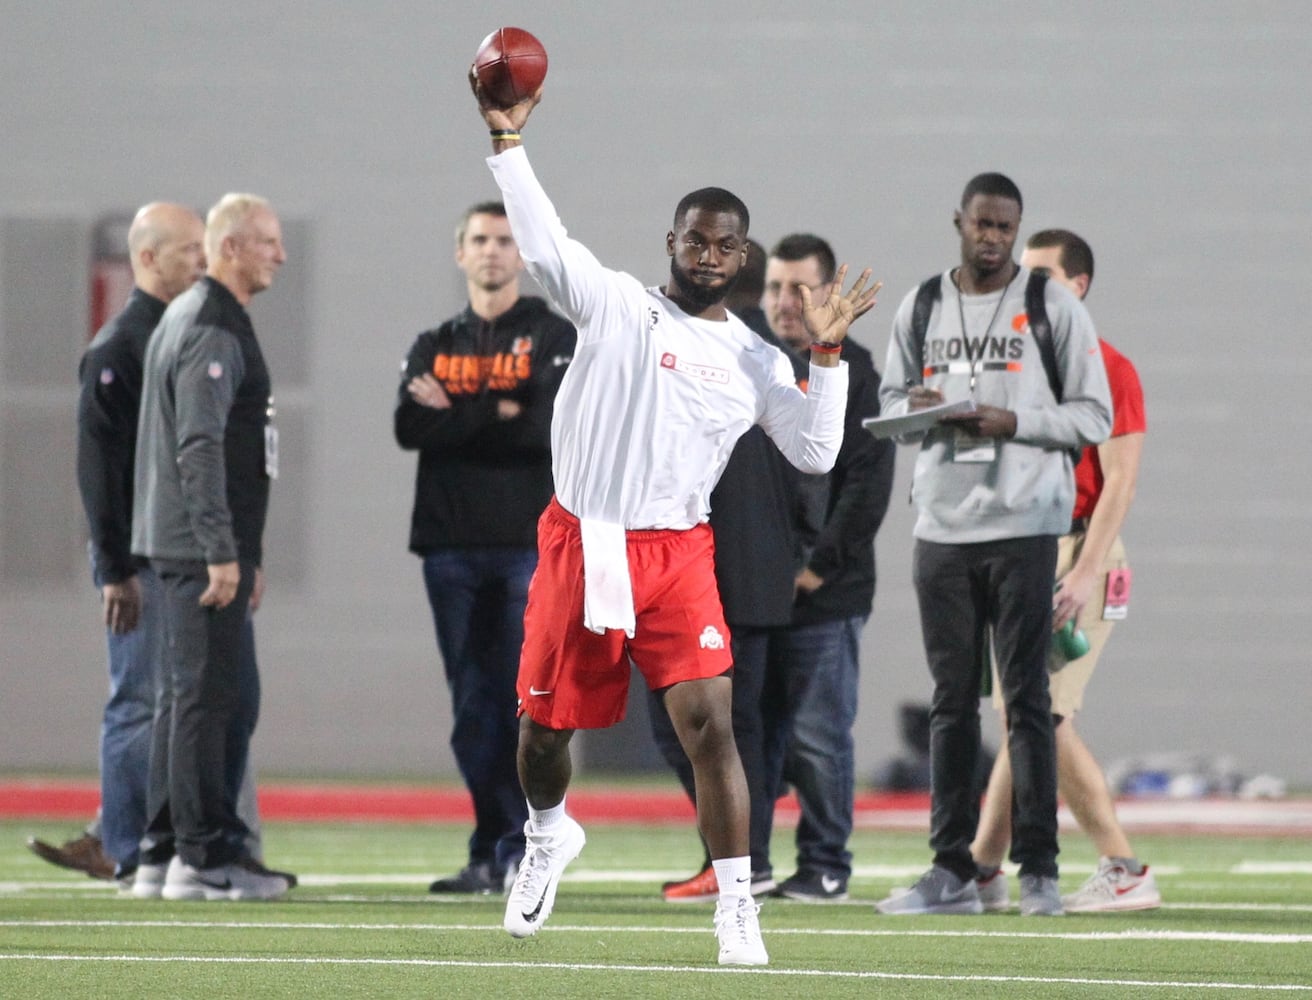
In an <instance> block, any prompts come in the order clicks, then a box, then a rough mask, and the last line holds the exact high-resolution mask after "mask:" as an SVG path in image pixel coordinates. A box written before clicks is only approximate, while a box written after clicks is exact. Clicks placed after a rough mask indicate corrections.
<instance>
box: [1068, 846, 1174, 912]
mask: <svg viewBox="0 0 1312 1000" xmlns="http://www.w3.org/2000/svg"><path fill="white" fill-rule="evenodd" d="M1061 901H1062V905H1063V906H1065V908H1066V912H1067V913H1115V912H1117V911H1122V910H1154V909H1156V908H1157V907H1159V906H1161V905H1162V894H1161V893H1160V892H1158V891H1157V879H1156V878H1154V877H1153V873H1152V872H1150V871H1149V870H1148V866H1147V865H1144V867H1143V873H1142V874H1140V875H1131V874H1130V871H1129V869H1128V868H1126V867H1125V865H1124V863H1123V862H1121V861H1119V860H1115V859H1113V858H1103V859H1102V860H1101V861H1099V862H1098V870H1097V871H1096V872H1094V873H1093V875H1091V876H1090V877H1089V880H1088V881H1087V882H1085V883H1084V885H1082V886H1080V887H1079V888H1078V889H1076V890H1075V891H1074V892H1072V893H1071V894H1070V895H1069V896H1063V897H1062V900H1061Z"/></svg>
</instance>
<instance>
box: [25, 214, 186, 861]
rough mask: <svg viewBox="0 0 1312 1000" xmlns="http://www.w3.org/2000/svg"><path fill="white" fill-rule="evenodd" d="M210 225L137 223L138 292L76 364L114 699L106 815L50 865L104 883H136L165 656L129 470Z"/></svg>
mask: <svg viewBox="0 0 1312 1000" xmlns="http://www.w3.org/2000/svg"><path fill="white" fill-rule="evenodd" d="M204 238H205V224H204V223H203V222H201V220H200V217H199V216H198V215H196V213H195V212H193V211H192V210H191V209H189V208H186V207H185V206H183V205H174V204H169V203H166V202H152V203H151V204H149V205H144V206H143V207H142V208H141V209H140V210H139V211H138V212H137V214H136V215H135V216H134V217H133V219H132V224H131V225H130V226H129V227H128V260H129V264H130V266H131V268H132V283H133V288H132V292H131V294H130V295H129V296H128V300H127V303H126V304H125V305H124V307H123V310H122V311H121V312H119V313H118V315H116V316H115V317H114V318H113V319H111V320H110V321H109V322H108V323H106V324H105V325H104V326H103V327H101V329H100V330H99V331H98V332H97V333H96V336H95V338H94V339H93V340H92V341H91V343H90V345H89V346H88V347H87V350H86V353H85V354H83V355H82V361H81V363H80V364H79V366H78V378H79V381H80V382H81V390H80V392H79V393H78V404H77V482H78V489H79V491H80V493H81V496H82V507H83V509H84V510H85V512H86V516H87V527H88V528H89V530H90V535H91V541H90V545H89V550H90V555H91V573H92V579H93V580H94V581H95V584H96V586H97V587H98V588H99V589H100V597H101V606H102V612H103V618H104V622H105V637H106V644H107V646H108V652H109V700H108V701H107V702H106V703H105V712H104V716H103V720H102V724H101V730H100V817H99V823H98V824H97V826H98V827H99V830H98V832H97V831H95V830H94V829H93V830H91V831H88V832H87V833H86V834H84V835H83V836H82V837H79V838H77V839H76V840H72V841H68V842H67V843H65V844H63V845H61V846H59V847H56V846H54V845H52V844H47V843H45V842H44V841H41V840H37V839H35V838H33V839H32V840H30V841H29V842H28V843H29V846H30V847H31V849H32V850H33V851H35V852H36V853H37V854H38V855H40V856H41V857H42V858H45V859H46V860H47V861H50V862H51V863H53V864H57V865H60V866H62V867H65V868H73V869H76V870H78V871H85V872H86V873H87V874H89V875H91V876H93V877H96V878H113V877H117V878H119V879H122V880H126V879H128V878H129V877H130V876H131V875H132V873H133V872H134V871H135V870H136V867H137V854H138V847H139V842H140V840H141V834H142V831H143V830H144V828H145V825H146V777H147V771H148V768H149V762H150V729H151V719H152V718H153V717H154V714H155V672H156V668H157V665H158V663H159V662H160V659H161V656H162V655H163V639H164V636H163V631H162V628H161V624H160V608H159V580H158V578H157V577H156V576H155V574H154V572H153V571H152V570H151V569H150V567H149V566H147V565H146V564H145V560H142V559H139V558H136V557H134V556H133V555H132V552H131V535H132V468H133V461H134V458H135V456H136V450H137V414H138V411H139V410H140V408H141V363H142V357H143V356H144V355H145V353H146V341H147V340H149V339H150V334H151V332H152V331H153V330H154V329H155V324H156V323H158V322H159V318H160V317H161V316H162V315H164V307H165V306H166V305H168V303H169V302H171V301H173V299H175V298H176V297H177V296H178V295H180V294H181V293H182V292H184V291H186V289H187V288H188V287H189V286H190V285H191V284H192V283H193V282H195V281H196V279H198V278H199V277H200V276H201V275H202V274H203V273H204V271H205V247H204Z"/></svg>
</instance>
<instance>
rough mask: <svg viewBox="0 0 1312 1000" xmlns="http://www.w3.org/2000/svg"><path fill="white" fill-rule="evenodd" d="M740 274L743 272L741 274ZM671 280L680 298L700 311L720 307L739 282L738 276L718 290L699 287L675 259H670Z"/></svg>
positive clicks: (717, 288) (703, 286) (704, 286)
mask: <svg viewBox="0 0 1312 1000" xmlns="http://www.w3.org/2000/svg"><path fill="white" fill-rule="evenodd" d="M739 273H740V274H741V273H742V272H739ZM670 280H671V281H672V282H673V283H674V287H675V289H676V290H677V291H678V293H679V297H680V298H682V299H684V300H685V301H687V302H688V303H690V304H691V305H693V306H696V307H697V308H698V309H709V308H710V307H711V306H716V305H719V304H720V303H721V302H723V301H724V300H725V298H726V297H727V296H728V294H729V293H730V292H731V291H733V286H734V284H735V283H736V282H737V281H738V275H737V274H735V275H734V276H733V277H732V278H730V279H729V280H728V281H726V282H725V283H724V284H723V285H720V286H718V287H716V288H710V287H708V286H706V285H699V284H697V282H695V281H693V280H692V278H690V277H688V275H687V274H686V273H685V272H684V271H681V270H680V269H679V265H678V264H677V263H676V262H675V260H674V258H673V257H671V258H670Z"/></svg>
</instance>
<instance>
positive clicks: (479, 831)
mask: <svg viewBox="0 0 1312 1000" xmlns="http://www.w3.org/2000/svg"><path fill="white" fill-rule="evenodd" d="M455 259H456V265H457V266H458V267H459V268H460V269H461V270H462V271H463V272H464V274H465V279H466V285H467V287H468V292H469V303H468V305H466V307H465V308H464V309H463V310H461V311H460V313H459V314H457V315H456V316H453V317H452V318H451V319H449V320H447V321H446V322H445V323H443V324H442V325H441V326H439V327H437V328H436V329H434V330H429V331H427V332H425V333H421V334H420V335H419V336H418V337H417V338H416V339H415V342H414V345H413V346H412V347H411V348H410V354H409V356H408V357H407V358H406V362H405V368H404V370H403V372H402V379H401V386H400V389H399V391H398V394H397V404H396V413H395V422H394V429H395V434H396V441H397V443H398V444H399V445H400V446H401V447H402V448H404V449H407V450H413V451H418V452H419V464H418V470H417V473H416V476H415V499H414V509H413V514H412V516H411V522H410V551H412V552H414V553H415V554H416V555H418V556H419V557H420V558H421V559H422V560H423V572H424V584H425V586H426V588H427V591H428V600H429V604H430V605H431V607H432V612H433V625H434V628H435V629H436V632H437V645H438V650H439V652H440V653H441V655H442V662H443V667H444V669H445V671H446V680H447V687H448V688H449V689H450V692H451V711H452V716H453V727H452V732H451V749H452V751H453V752H454V754H455V758H456V763H457V765H458V766H459V768H460V773H461V776H462V778H463V779H464V782H465V785H466V787H467V788H468V789H469V794H470V797H471V798H472V800H473V805H474V832H473V834H472V835H471V836H470V838H469V863H468V864H467V865H466V866H465V867H464V868H463V869H461V870H460V871H459V872H457V873H456V874H455V875H452V876H449V877H446V878H440V879H438V880H436V881H435V882H433V884H432V885H431V886H430V887H429V891H430V892H436V893H472V894H479V895H482V894H487V893H491V892H497V893H499V892H501V891H502V889H503V887H504V886H505V884H506V883H507V881H508V879H513V878H514V874H515V870H516V868H517V866H518V863H519V859H520V858H521V857H522V856H523V854H524V823H525V821H526V820H527V819H528V806H527V804H526V802H525V800H524V793H523V791H521V789H520V786H519V777H518V774H517V770H516V762H515V753H516V747H517V745H518V740H519V721H518V718H517V716H516V695H515V679H516V677H517V675H518V671H519V651H520V646H521V645H522V644H523V640H524V626H523V622H524V605H525V602H526V601H527V598H528V584H529V579H530V578H531V577H532V575H533V570H534V569H535V567H536V566H537V521H538V516H539V515H540V514H541V513H542V511H543V509H544V508H545V507H546V506H547V503H548V501H550V499H551V495H552V481H551V412H552V404H553V403H554V401H555V398H556V390H557V389H558V388H559V387H560V381H561V379H562V378H563V377H564V374H565V369H566V367H567V366H568V364H569V362H570V359H571V358H572V356H573V353H574V328H573V326H571V325H570V323H569V322H567V321H566V320H564V319H562V318H561V317H560V316H558V315H556V314H555V313H554V312H552V311H551V310H550V309H549V308H548V307H547V304H546V302H544V301H543V300H542V299H540V298H535V297H532V296H521V295H520V294H519V275H520V272H521V271H522V270H523V268H524V263H523V261H522V260H521V259H520V256H519V250H518V248H517V247H516V245H515V239H514V237H513V236H512V235H511V232H510V224H509V223H508V222H507V221H506V210H505V207H504V206H503V205H502V204H501V203H500V202H483V203H480V204H477V205H474V206H473V207H472V208H470V209H469V210H468V211H467V212H466V213H465V214H464V216H463V217H462V218H461V220H460V224H459V225H458V226H457V228H456V253H455Z"/></svg>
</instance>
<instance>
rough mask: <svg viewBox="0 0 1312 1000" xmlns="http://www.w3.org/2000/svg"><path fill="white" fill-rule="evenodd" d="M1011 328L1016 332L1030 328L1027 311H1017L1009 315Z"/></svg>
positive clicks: (1022, 331)
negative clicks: (1011, 315) (1013, 314)
mask: <svg viewBox="0 0 1312 1000" xmlns="http://www.w3.org/2000/svg"><path fill="white" fill-rule="evenodd" d="M1011 328H1012V329H1013V330H1015V331H1016V332H1017V333H1024V332H1025V331H1026V330H1028V329H1029V328H1030V317H1029V314H1028V313H1017V314H1016V315H1015V316H1013V317H1011Z"/></svg>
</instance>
